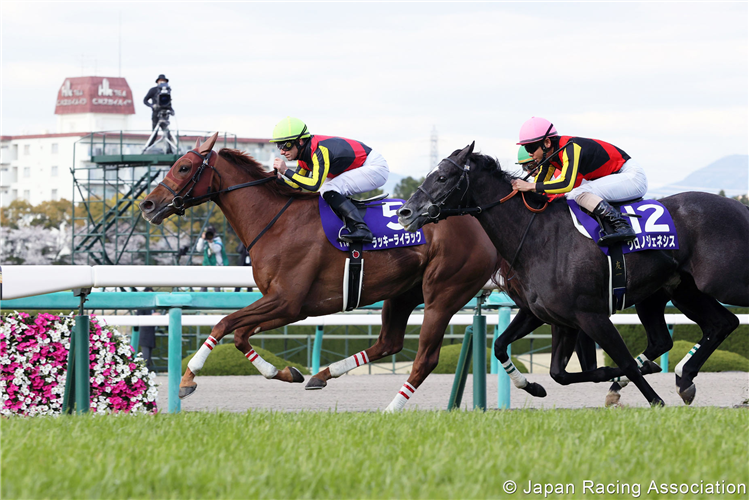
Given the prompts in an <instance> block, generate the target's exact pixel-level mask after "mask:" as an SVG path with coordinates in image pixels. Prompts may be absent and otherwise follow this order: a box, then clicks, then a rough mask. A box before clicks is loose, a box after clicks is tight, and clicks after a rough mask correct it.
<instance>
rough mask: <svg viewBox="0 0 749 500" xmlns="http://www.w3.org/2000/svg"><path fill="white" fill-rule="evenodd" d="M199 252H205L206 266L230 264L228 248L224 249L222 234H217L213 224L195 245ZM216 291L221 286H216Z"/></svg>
mask: <svg viewBox="0 0 749 500" xmlns="http://www.w3.org/2000/svg"><path fill="white" fill-rule="evenodd" d="M195 249H196V250H197V251H198V252H203V265H204V266H225V265H227V264H228V259H227V258H226V250H224V243H223V242H222V241H221V236H219V235H217V234H216V228H214V227H213V226H207V227H206V228H205V231H203V234H202V235H201V236H200V239H199V240H198V244H197V245H196V246H195ZM200 291H201V292H207V291H208V288H206V287H202V288H201V289H200ZM214 291H216V292H220V291H221V288H219V287H216V288H214Z"/></svg>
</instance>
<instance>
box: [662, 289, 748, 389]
mask: <svg viewBox="0 0 749 500" xmlns="http://www.w3.org/2000/svg"><path fill="white" fill-rule="evenodd" d="M672 301H673V303H674V305H675V306H676V307H678V308H679V310H680V311H681V312H683V313H684V314H685V315H686V316H687V317H688V318H689V319H691V320H692V321H694V322H695V323H697V325H699V327H700V329H701V330H702V339H701V340H700V342H699V344H696V345H695V346H694V347H693V348H692V349H691V350H690V351H689V353H687V355H686V356H685V357H684V359H682V360H681V361H680V362H679V364H678V365H676V369H675V370H674V372H675V373H676V391H677V392H678V393H679V396H681V398H682V399H683V400H684V402H685V403H686V404H691V403H692V401H694V397H695V395H696V392H697V389H696V387H695V385H694V382H693V380H694V378H695V377H696V376H697V375H698V373H699V371H700V368H702V365H703V364H705V361H707V358H709V357H710V355H711V354H712V353H713V352H714V351H715V349H717V348H718V346H719V345H720V344H721V343H722V342H723V341H724V340H725V339H726V337H728V335H730V333H731V332H733V331H734V330H735V329H736V328H738V326H739V319H738V318H737V317H736V315H734V314H733V313H732V312H730V311H729V310H728V309H726V308H725V307H723V306H722V305H721V304H720V302H718V301H717V300H715V299H714V298H712V297H710V296H709V295H706V294H704V293H702V292H700V291H699V290H698V289H697V287H696V286H695V285H694V281H692V278H691V277H690V276H682V282H681V283H680V284H679V286H678V287H677V288H676V290H674V294H673V297H672Z"/></svg>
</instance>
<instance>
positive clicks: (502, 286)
mask: <svg viewBox="0 0 749 500" xmlns="http://www.w3.org/2000/svg"><path fill="white" fill-rule="evenodd" d="M509 274H510V263H509V262H507V261H506V260H505V259H503V258H502V256H501V255H499V254H497V263H496V264H495V265H494V272H492V283H494V284H495V285H497V288H499V290H500V291H502V292H505V293H509V292H510V289H511V288H512V287H513V286H514V283H511V282H510V281H509V280H508V279H507V278H509Z"/></svg>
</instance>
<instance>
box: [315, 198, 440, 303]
mask: <svg viewBox="0 0 749 500" xmlns="http://www.w3.org/2000/svg"><path fill="white" fill-rule="evenodd" d="M351 202H352V203H353V204H354V206H355V207H356V209H357V210H359V213H360V214H361V216H362V218H363V219H364V221H365V222H366V223H367V226H369V229H370V230H371V231H372V234H373V235H374V241H372V242H371V243H348V242H345V241H341V239H340V236H341V232H342V231H343V230H345V229H346V223H345V221H343V220H341V219H340V218H339V217H338V215H336V214H335V212H334V211H333V209H332V208H330V205H329V204H328V202H327V201H325V200H324V199H323V197H320V199H319V203H318V206H319V210H320V220H321V221H322V226H323V231H324V232H325V236H326V237H327V239H328V242H329V243H330V244H331V245H333V246H334V247H335V248H337V249H338V250H340V251H342V252H346V253H348V257H347V258H346V264H345V267H344V270H343V308H342V310H343V311H351V310H352V309H355V308H356V307H358V306H359V300H360V298H361V288H362V282H363V278H364V252H365V251H376V250H388V249H392V248H399V247H407V246H415V245H423V244H424V243H426V239H425V238H424V231H423V230H421V229H420V230H419V231H418V232H415V233H408V232H406V230H405V229H404V228H403V226H401V225H400V223H398V209H399V208H400V207H401V206H402V205H403V204H404V203H405V201H403V200H399V199H392V198H390V199H389V198H388V195H387V194H381V195H379V196H375V197H372V198H369V199H367V200H354V199H351Z"/></svg>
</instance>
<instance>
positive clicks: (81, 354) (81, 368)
mask: <svg viewBox="0 0 749 500" xmlns="http://www.w3.org/2000/svg"><path fill="white" fill-rule="evenodd" d="M89 293H91V288H75V289H73V295H75V296H76V297H80V298H81V302H80V305H79V306H78V316H76V317H75V326H74V327H73V332H72V334H71V335H70V351H69V352H68V373H67V376H66V377H65V394H64V396H63V399H62V411H63V413H72V412H73V401H75V412H76V414H78V415H80V414H81V413H88V411H89V409H90V408H91V368H90V363H89V342H88V332H89V318H88V315H85V314H83V304H84V303H85V302H86V296H87V295H88V294H89Z"/></svg>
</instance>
